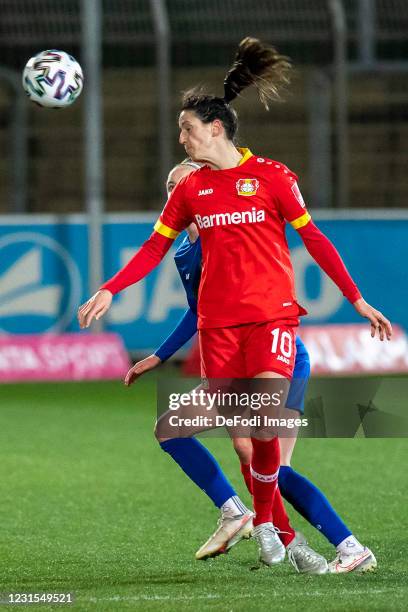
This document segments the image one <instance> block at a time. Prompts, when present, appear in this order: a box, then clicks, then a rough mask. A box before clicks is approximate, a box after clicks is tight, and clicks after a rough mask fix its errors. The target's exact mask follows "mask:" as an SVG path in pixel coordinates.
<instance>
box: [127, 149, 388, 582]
mask: <svg viewBox="0 0 408 612" xmlns="http://www.w3.org/2000/svg"><path fill="white" fill-rule="evenodd" d="M199 167H200V166H199V165H198V164H195V163H194V162H192V161H191V160H185V161H184V162H182V163H181V164H178V165H177V166H175V167H174V168H173V169H172V170H171V171H170V173H169V177H168V180H167V190H168V192H169V193H170V192H171V191H172V189H173V188H174V187H175V185H176V184H177V182H178V181H179V180H180V179H181V178H183V176H186V175H187V174H189V173H190V172H192V171H193V170H194V169H198V168H199ZM187 233H188V235H187V236H186V237H185V239H184V241H183V242H182V243H181V245H180V246H179V248H178V249H177V252H176V254H175V257H174V260H175V263H176V266H177V269H178V271H179V274H180V277H181V280H182V283H183V286H184V289H185V291H186V295H187V301H188V305H189V309H188V310H187V311H186V312H185V314H184V315H183V317H182V319H181V320H180V322H179V323H178V325H177V326H176V328H175V329H174V330H173V332H172V333H171V334H170V336H169V337H168V338H167V339H166V340H165V342H163V344H162V345H161V346H160V347H159V348H158V349H157V350H156V352H155V353H154V355H151V356H149V357H147V358H146V359H143V360H142V361H140V362H138V363H136V364H135V365H134V366H133V367H132V368H131V369H130V370H129V372H128V374H127V376H126V379H125V383H126V384H127V385H130V384H132V383H133V382H134V381H135V380H136V379H137V378H138V377H139V376H141V375H142V374H143V373H145V372H147V371H149V370H151V369H153V368H155V367H157V366H158V365H159V364H160V363H162V362H164V361H166V360H167V359H168V358H169V357H171V356H172V355H173V354H174V353H175V352H176V351H177V350H178V349H179V348H180V347H182V346H183V345H184V344H185V343H186V342H188V340H190V338H192V337H193V336H194V334H195V333H196V332H197V292H198V286H199V282H200V277H201V245H200V240H199V238H198V231H197V229H196V228H195V226H194V224H192V225H191V226H190V227H189V228H187ZM309 377H310V361H309V355H308V352H307V350H306V347H305V346H304V344H303V342H302V341H301V340H300V338H297V340H296V363H295V369H294V373H293V380H292V383H291V386H290V390H289V394H288V398H287V402H286V407H287V408H291V409H293V410H296V411H297V414H296V416H300V415H301V414H303V411H304V395H305V391H306V387H307V383H308V379H309ZM295 443H296V436H293V437H291V438H280V446H281V467H280V470H279V477H278V483H279V489H280V492H281V494H282V496H283V497H284V498H285V499H286V500H287V501H288V502H289V503H290V504H291V505H292V506H293V507H294V508H295V510H296V511H297V512H298V513H299V514H301V515H302V516H303V517H304V518H305V519H306V520H307V521H308V522H309V523H310V524H311V525H313V526H314V527H316V528H317V529H318V530H319V531H321V533H323V535H324V536H325V537H326V538H327V539H328V541H329V542H330V543H331V544H333V546H335V547H336V551H337V555H336V558H335V559H334V561H332V562H331V563H330V564H329V565H328V566H327V562H326V560H325V559H324V558H323V557H322V556H321V555H319V554H318V553H316V552H315V551H314V550H313V549H311V548H310V547H309V546H308V545H307V542H306V540H305V539H304V537H303V536H302V535H301V534H300V533H296V535H291V534H294V532H293V529H292V528H291V527H290V526H289V524H287V525H288V527H287V529H288V532H289V533H288V532H285V533H286V541H285V533H283V534H282V536H281V537H282V540H283V542H284V544H285V546H286V549H287V551H288V556H289V559H290V561H291V562H292V564H293V565H294V566H295V568H296V569H297V570H298V571H300V572H304V573H325V572H326V571H327V570H329V571H330V572H332V573H344V572H351V571H358V572H365V571H369V570H372V569H374V568H375V567H376V565H377V563H376V560H375V557H374V555H373V553H372V552H371V551H370V550H369V549H368V548H367V547H364V546H362V545H361V544H360V542H358V540H357V539H356V538H355V537H354V536H353V534H352V532H351V531H350V530H349V528H348V527H347V526H346V525H345V524H344V522H343V521H342V520H341V518H340V517H339V515H338V514H337V513H336V511H335V510H334V509H333V507H332V506H331V505H330V503H329V501H328V500H327V498H326V497H325V496H324V495H323V493H322V492H321V491H320V490H319V489H318V488H317V487H316V486H315V485H314V484H313V483H312V482H310V481H309V480H308V479H307V478H305V477H304V476H302V475H301V474H299V473H298V472H296V471H295V470H294V469H293V468H292V467H291V466H290V461H291V456H292V453H293V449H294V446H295ZM233 444H234V448H235V450H236V452H237V454H238V456H239V458H240V461H241V472H242V474H243V476H244V479H245V483H246V485H247V488H248V490H249V492H250V493H251V492H252V491H251V473H250V463H251V453H252V445H251V441H250V439H245V438H234V439H233ZM160 446H161V447H162V449H163V450H164V451H166V452H167V453H169V454H170V455H171V456H172V458H173V459H174V460H175V461H176V462H177V463H178V464H179V466H180V467H181V468H182V470H183V471H184V472H185V473H186V474H187V475H188V476H189V478H190V479H191V480H192V481H193V482H194V483H195V484H196V485H197V486H198V487H200V488H201V489H202V490H204V491H205V493H206V494H207V495H208V496H209V497H210V498H211V499H212V501H213V502H214V504H215V505H216V506H217V507H218V508H220V509H221V518H220V521H219V527H218V529H217V531H216V532H215V533H214V534H213V535H212V536H211V537H210V538H209V540H208V541H207V542H206V543H205V544H204V545H203V546H202V547H201V548H200V549H199V550H198V551H197V554H196V558H197V559H203V558H208V557H209V556H215V555H216V554H219V553H220V552H227V551H228V550H229V549H230V548H231V547H232V546H233V545H234V544H235V543H236V542H238V541H239V540H240V539H241V538H243V537H249V534H250V531H251V527H252V525H251V523H252V521H251V516H252V513H250V511H249V510H248V509H247V508H246V507H245V506H244V504H243V503H242V501H241V500H240V499H239V497H238V496H237V494H236V492H235V490H234V489H233V488H232V486H231V485H230V483H229V482H228V480H227V479H226V477H225V476H224V474H223V472H222V470H221V468H220V466H219V464H218V463H217V461H216V460H215V459H214V457H213V456H212V455H211V453H210V452H209V451H208V450H207V449H206V448H205V447H204V446H203V445H202V444H201V442H199V441H198V440H197V439H196V438H194V437H191V438H172V439H169V440H165V441H161V442H160ZM237 518H238V520H239V521H240V523H239V525H238V524H237V525H236V526H235V525H234V521H235V522H236V520H237ZM230 533H232V534H233V535H232V537H229V534H230ZM288 540H289V542H288ZM278 560H281V558H279V559H278V558H276V560H275V561H274V562H277V561H278Z"/></svg>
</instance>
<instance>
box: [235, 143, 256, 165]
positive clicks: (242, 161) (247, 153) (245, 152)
mask: <svg viewBox="0 0 408 612" xmlns="http://www.w3.org/2000/svg"><path fill="white" fill-rule="evenodd" d="M238 151H239V152H240V153H241V155H242V159H240V160H239V164H238V166H242V164H245V162H246V161H248V159H249V158H250V157H252V156H253V153H251V151H250V150H249V149H247V148H244V147H238Z"/></svg>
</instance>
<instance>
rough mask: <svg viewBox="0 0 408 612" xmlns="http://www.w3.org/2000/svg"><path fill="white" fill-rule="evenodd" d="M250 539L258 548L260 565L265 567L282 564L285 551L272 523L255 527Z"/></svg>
mask: <svg viewBox="0 0 408 612" xmlns="http://www.w3.org/2000/svg"><path fill="white" fill-rule="evenodd" d="M252 537H253V538H254V540H255V541H256V543H257V544H258V546H259V561H261V563H264V564H265V565H275V564H276V563H282V561H283V560H284V558H285V553H286V550H285V547H284V545H283V544H282V542H281V541H280V539H279V536H278V530H277V529H276V528H275V527H274V525H273V523H261V524H260V525H257V526H256V527H254V529H253V531H252Z"/></svg>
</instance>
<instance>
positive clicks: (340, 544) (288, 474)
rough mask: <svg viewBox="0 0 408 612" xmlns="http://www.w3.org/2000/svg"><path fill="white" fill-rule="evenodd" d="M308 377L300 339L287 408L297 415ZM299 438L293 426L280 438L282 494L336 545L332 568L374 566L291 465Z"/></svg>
mask: <svg viewBox="0 0 408 612" xmlns="http://www.w3.org/2000/svg"><path fill="white" fill-rule="evenodd" d="M309 378H310V360H309V355H308V352H307V350H306V348H305V346H304V345H303V343H300V344H299V343H298V345H297V354H296V362H295V368H294V375H293V378H292V382H291V387H290V390H289V394H288V398H287V402H286V406H287V408H288V409H289V410H291V411H293V412H294V416H295V418H300V417H302V416H303V413H304V397H305V393H306V388H307V383H308V380H309ZM296 439H297V429H294V430H293V435H292V436H291V437H287V438H280V440H279V442H280V451H281V467H280V470H279V479H278V484H279V489H280V491H281V494H282V496H283V498H284V499H285V500H286V501H288V502H289V503H290V504H291V505H292V506H293V508H294V509H295V510H296V511H297V512H298V513H299V514H300V515H301V516H303V517H304V518H305V519H306V520H307V521H308V522H309V523H310V524H311V525H313V527H315V528H316V529H318V530H319V531H320V532H321V533H322V534H323V535H324V536H325V537H326V538H327V540H328V541H329V542H330V543H331V544H333V546H335V547H336V550H337V556H336V558H335V560H334V561H332V562H331V563H329V571H331V572H333V573H340V572H346V571H368V570H370V569H374V568H375V567H376V565H377V562H376V560H375V557H374V555H373V553H372V552H371V551H370V550H369V549H368V548H366V547H364V546H363V545H362V544H360V542H359V541H358V540H357V539H356V538H355V537H354V536H353V534H352V532H351V531H350V529H349V528H348V527H347V525H346V524H345V523H344V522H343V520H342V519H341V517H340V516H339V515H338V514H337V512H336V511H335V510H334V508H333V506H332V505H331V504H330V502H329V501H328V499H327V498H326V496H325V495H324V494H323V493H322V492H321V491H320V489H318V487H316V486H315V485H314V484H313V483H312V482H311V481H310V480H308V479H307V478H306V477H305V476H303V475H302V474H300V473H299V472H297V471H295V470H294V469H293V468H292V467H291V459H292V454H293V450H294V448H295V444H296ZM300 550H302V549H300ZM300 557H302V555H301V554H300ZM301 562H302V559H301V558H300V559H298V564H299V563H301ZM359 568H360V569H359Z"/></svg>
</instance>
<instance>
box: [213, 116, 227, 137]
mask: <svg viewBox="0 0 408 612" xmlns="http://www.w3.org/2000/svg"><path fill="white" fill-rule="evenodd" d="M223 132H224V125H223V123H222V121H221V120H220V119H214V121H213V122H212V124H211V135H212V136H220V135H221V134H222V133H223Z"/></svg>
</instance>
